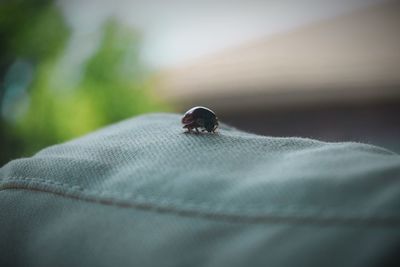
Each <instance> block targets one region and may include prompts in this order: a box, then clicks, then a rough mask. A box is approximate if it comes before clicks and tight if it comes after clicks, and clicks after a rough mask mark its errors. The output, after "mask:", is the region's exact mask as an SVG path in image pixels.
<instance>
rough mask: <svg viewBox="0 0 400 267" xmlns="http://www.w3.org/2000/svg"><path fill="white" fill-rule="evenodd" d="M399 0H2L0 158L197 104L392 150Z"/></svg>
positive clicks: (273, 127)
mask: <svg viewBox="0 0 400 267" xmlns="http://www.w3.org/2000/svg"><path fill="white" fill-rule="evenodd" d="M399 29H400V1H397V0H389V1H387V0H339V1H328V0H308V1H307V0H302V1H298V0H282V1H272V0H271V1H270V0H266V1H261V0H248V1H235V0H230V1H228V0H219V1H207V0H205V1H155V0H148V1H144V0H141V1H139V0H132V1H124V0H119V1H118V0H115V1H101V0H96V1H95V0H81V1H78V0H69V1H67V0H59V1H55V0H35V1H34V0H10V1H2V2H1V3H0V41H1V42H0V112H1V114H0V115H1V116H0V150H1V154H0V165H3V164H5V163H6V162H8V161H9V160H11V159H14V158H17V157H23V156H29V155H32V154H33V153H35V152H37V151H38V150H40V149H41V148H43V147H46V146H48V145H52V144H56V143H60V142H63V141H66V140H69V139H71V138H74V137H78V136H80V135H83V134H85V133H87V132H90V131H93V130H95V129H97V128H100V127H102V126H104V125H107V124H110V123H113V122H116V121H119V120H122V119H125V118H129V117H132V116H135V115H138V114H142V113H148V112H184V111H185V110H186V109H188V108H190V107H192V106H195V105H203V106H207V107H209V108H211V109H213V110H214V111H215V112H217V114H218V116H219V118H220V119H221V120H222V122H225V123H228V124H231V125H233V126H235V127H237V128H239V129H243V130H247V131H250V132H253V133H258V134H263V135H270V136H300V137H309V138H316V139H320V140H325V141H356V142H364V143H369V144H374V145H379V146H383V147H385V148H388V149H391V150H393V151H396V152H400V123H399V122H400V34H399V32H400V31H399Z"/></svg>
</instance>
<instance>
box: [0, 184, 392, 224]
mask: <svg viewBox="0 0 400 267" xmlns="http://www.w3.org/2000/svg"><path fill="white" fill-rule="evenodd" d="M32 179H33V178H26V179H25V180H24V179H16V178H8V179H6V180H10V181H20V182H21V180H22V183H13V184H6V183H3V184H0V191H2V190H7V189H26V190H33V191H41V192H47V193H53V194H57V195H61V196H64V197H68V198H74V199H79V200H84V201H89V202H96V203H100V204H106V205H111V206H117V207H131V208H138V209H145V210H155V211H160V212H172V213H176V214H183V215H188V214H189V215H195V216H196V217H199V216H200V217H212V218H214V217H217V218H220V219H221V218H222V219H228V220H230V221H245V222H247V221H249V222H279V221H283V222H295V223H318V224H320V223H322V224H325V225H326V224H360V223H361V224H367V225H368V224H372V225H375V224H378V225H390V226H396V227H399V226H400V218H399V217H396V216H387V217H372V216H367V217H365V216H363V217H354V215H353V216H350V217H349V216H347V217H346V216H342V217H340V216H337V215H338V214H335V216H332V214H328V216H327V214H326V213H325V214H324V213H321V212H318V213H317V212H316V211H315V210H314V211H313V212H312V213H311V214H306V213H303V214H287V211H286V212H285V211H282V210H275V211H273V210H270V211H266V210H264V211H262V210H255V211H257V212H259V213H263V214H243V213H242V214H237V213H234V212H238V211H242V212H243V210H239V209H232V208H226V207H225V208H224V207H222V208H221V207H219V208H218V207H217V208H213V207H210V206H204V205H203V206H200V205H193V204H191V205H181V206H179V205H178V206H175V205H174V203H171V202H169V201H161V202H160V201H159V202H156V203H151V202H145V200H147V199H146V198H141V199H138V198H136V199H135V198H132V197H130V198H125V199H121V198H120V197H117V198H116V197H115V196H113V195H110V194H106V193H104V192H100V193H101V195H102V196H103V198H98V196H99V192H98V191H96V190H87V189H83V188H81V187H79V186H70V185H68V184H65V183H60V182H54V181H49V180H46V179H39V178H34V179H35V180H40V181H37V182H33V183H32V182H31V183H26V180H32ZM32 184H38V185H42V186H45V187H47V188H41V187H36V186H33V185H32ZM49 186H50V188H49ZM60 189H61V190H60ZM64 191H65V192H64ZM85 193H86V194H85ZM175 204H176V203H175ZM204 208H205V209H206V210H203V209H204ZM247 211H249V210H247ZM274 212H275V213H278V214H274ZM316 215H319V216H318V217H316ZM375 215H377V214H375ZM324 216H327V217H324Z"/></svg>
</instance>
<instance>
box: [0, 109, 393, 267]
mask: <svg viewBox="0 0 400 267" xmlns="http://www.w3.org/2000/svg"><path fill="white" fill-rule="evenodd" d="M0 209H1V217H0V266H8V265H13V266H16V265H20V266H118V265H135V266H310V265H311V266H312V265H323V266H375V265H380V264H382V263H385V262H395V261H396V260H398V259H397V256H396V255H397V254H396V253H395V251H396V248H398V246H399V244H400V156H399V155H397V154H395V153H393V152H390V151H388V150H385V149H383V148H379V147H375V146H370V145H366V144H359V143H326V142H320V141H316V140H311V139H303V138H276V137H265V136H258V135H254V134H249V133H245V132H241V131H238V130H236V129H233V128H230V127H227V126H222V127H221V128H220V129H219V131H218V133H217V134H207V133H206V134H186V133H184V130H183V129H182V126H181V125H180V116H179V115H175V114H152V115H145V116H140V117H136V118H133V119H130V120H126V121H123V122H120V123H118V124H115V125H112V126H109V127H107V128H104V129H102V130H99V131H97V132H94V133H91V134H89V135H86V136H84V137H82V138H79V139H76V140H72V141H70V142H67V143H64V144H60V145H56V146H52V147H49V148H46V149H44V150H42V151H40V152H39V153H37V154H36V155H35V156H33V157H31V158H23V159H19V160H15V161H12V162H10V163H9V164H7V165H5V166H4V167H3V168H1V170H0Z"/></svg>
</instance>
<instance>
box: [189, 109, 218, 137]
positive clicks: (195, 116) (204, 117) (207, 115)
mask: <svg viewBox="0 0 400 267" xmlns="http://www.w3.org/2000/svg"><path fill="white" fill-rule="evenodd" d="M182 123H183V124H184V126H183V128H186V129H187V130H188V131H187V133H191V132H192V130H193V129H195V130H196V133H199V129H198V128H202V130H201V131H202V132H205V131H207V132H209V133H211V132H212V133H215V130H216V129H217V127H218V118H217V116H216V115H215V113H214V112H213V111H212V110H211V109H208V108H206V107H201V106H198V107H193V108H191V109H189V110H188V111H186V113H185V115H184V116H183V118H182Z"/></svg>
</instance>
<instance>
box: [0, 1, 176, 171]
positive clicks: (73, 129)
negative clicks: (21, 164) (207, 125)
mask: <svg viewBox="0 0 400 267" xmlns="http://www.w3.org/2000/svg"><path fill="white" fill-rule="evenodd" d="M56 11H57V10H56V9H54V7H53V6H50V7H48V6H44V7H43V8H42V9H41V10H40V11H37V13H38V14H40V15H37V18H36V19H35V20H34V23H33V25H34V26H33V27H32V31H30V30H27V29H26V27H24V26H20V27H17V28H16V29H17V31H18V34H14V38H13V40H11V41H10V44H9V45H10V47H11V48H12V49H11V48H10V49H8V51H9V54H10V55H12V57H14V58H23V59H29V61H30V62H33V64H34V72H33V79H32V81H31V83H30V84H29V88H28V94H27V96H28V97H27V99H28V101H21V103H18V102H16V104H15V107H16V108H15V109H14V110H18V105H20V106H21V107H20V109H21V110H22V109H23V107H25V109H26V110H25V111H24V112H20V113H21V114H22V115H20V116H17V117H16V119H15V121H12V122H10V121H5V120H3V121H2V130H1V135H3V136H4V137H5V138H4V140H5V142H4V141H3V145H2V146H3V147H4V148H5V149H4V150H2V153H3V155H2V157H1V158H0V164H1V163H5V162H6V161H8V160H9V159H11V158H15V157H20V156H23V155H31V154H32V153H34V152H36V151H38V150H39V149H41V148H43V147H46V146H48V145H51V144H56V143H59V142H62V141H65V140H68V139H71V138H73V137H77V136H80V135H82V134H85V133H87V132H90V131H93V130H94V129H96V128H99V127H101V126H104V125H107V124H109V123H112V122H116V121H119V120H121V119H124V118H128V117H131V116H134V115H137V114H141V113H145V112H152V111H166V110H169V107H168V106H167V105H166V104H164V103H163V102H162V101H161V100H160V99H158V98H157V97H156V96H155V95H154V93H153V92H152V90H151V89H152V87H153V86H152V81H151V79H149V76H148V74H147V73H146V71H145V69H144V67H143V66H142V65H141V64H140V60H139V57H138V45H139V42H138V40H137V39H136V38H137V35H135V34H134V33H133V32H131V31H130V30H129V29H127V28H124V27H122V26H121V25H120V24H118V23H117V22H116V21H115V20H109V21H107V22H106V23H105V25H104V27H103V38H102V40H101V42H100V43H99V46H98V48H97V50H96V51H95V53H94V54H93V55H92V56H91V57H90V58H89V59H88V60H87V62H86V64H85V66H83V73H82V75H81V78H80V80H79V81H77V82H71V81H68V79H67V78H66V77H65V76H63V74H64V69H60V68H62V67H61V65H60V64H58V63H59V59H60V58H61V56H62V53H59V52H58V51H62V49H61V48H63V47H64V46H65V42H66V40H68V31H66V30H65V29H66V28H65V25H64V24H63V23H64V22H63V20H62V17H61V15H60V14H59V13H57V12H58V11H57V12H56ZM1 12H5V11H4V10H2V11H1ZM1 12H0V14H1ZM2 23H4V21H1V23H0V24H2ZM6 24H8V23H6ZM22 24H24V23H22ZM2 28H5V26H4V25H1V26H0V29H2ZM57 28H59V29H62V30H60V31H57ZM24 44H31V45H32V46H33V47H25V45H24ZM10 51H11V52H10ZM10 58H11V57H10ZM76 67H79V66H76ZM0 100H1V99H0ZM26 103H28V106H27V107H26ZM11 144H13V145H11ZM15 144H17V145H15Z"/></svg>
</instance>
